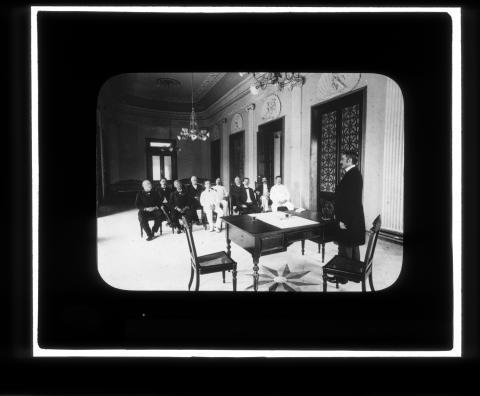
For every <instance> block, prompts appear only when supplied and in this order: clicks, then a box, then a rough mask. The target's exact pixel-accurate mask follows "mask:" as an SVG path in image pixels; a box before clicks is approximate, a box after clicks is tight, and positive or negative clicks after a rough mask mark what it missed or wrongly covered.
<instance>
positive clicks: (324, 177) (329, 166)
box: [319, 111, 337, 192]
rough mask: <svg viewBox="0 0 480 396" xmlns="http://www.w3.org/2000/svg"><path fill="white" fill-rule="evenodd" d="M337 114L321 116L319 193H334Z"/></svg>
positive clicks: (331, 113)
mask: <svg viewBox="0 0 480 396" xmlns="http://www.w3.org/2000/svg"><path fill="white" fill-rule="evenodd" d="M336 116H337V113H336V112H335V111H332V112H330V113H325V114H322V129H321V139H320V142H321V143H320V174H319V180H320V183H319V184H320V191H325V192H335V184H336V179H337V177H336V172H337V144H336V143H337V133H336V124H337V119H336Z"/></svg>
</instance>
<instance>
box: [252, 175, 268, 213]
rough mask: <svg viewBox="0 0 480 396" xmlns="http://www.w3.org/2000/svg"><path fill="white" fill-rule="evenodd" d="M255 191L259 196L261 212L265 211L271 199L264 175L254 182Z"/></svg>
mask: <svg viewBox="0 0 480 396" xmlns="http://www.w3.org/2000/svg"><path fill="white" fill-rule="evenodd" d="M259 177H260V176H259ZM255 193H256V194H257V195H258V196H259V197H260V205H261V207H262V212H267V211H268V206H269V204H271V203H272V201H271V200H270V186H269V185H268V181H267V178H266V177H265V176H264V177H262V180H261V181H259V182H257V183H255Z"/></svg>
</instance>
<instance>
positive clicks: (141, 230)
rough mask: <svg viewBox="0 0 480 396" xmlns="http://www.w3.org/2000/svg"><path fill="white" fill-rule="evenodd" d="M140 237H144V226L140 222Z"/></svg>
mask: <svg viewBox="0 0 480 396" xmlns="http://www.w3.org/2000/svg"><path fill="white" fill-rule="evenodd" d="M140 238H143V227H142V225H141V224H140Z"/></svg>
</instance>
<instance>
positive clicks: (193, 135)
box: [177, 73, 210, 141]
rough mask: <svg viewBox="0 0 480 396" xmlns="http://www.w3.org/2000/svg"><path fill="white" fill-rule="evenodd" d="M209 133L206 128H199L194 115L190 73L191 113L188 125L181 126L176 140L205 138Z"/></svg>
mask: <svg viewBox="0 0 480 396" xmlns="http://www.w3.org/2000/svg"><path fill="white" fill-rule="evenodd" d="M209 137H210V133H209V132H208V131H207V130H206V129H199V127H198V122H197V118H196V116H195V108H194V106H193V73H192V113H191V114H190V127H189V128H182V130H181V131H180V134H179V135H178V136H177V139H178V140H192V141H193V140H197V139H200V140H203V141H205V140H207V139H208V138H209Z"/></svg>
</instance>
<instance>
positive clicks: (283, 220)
mask: <svg viewBox="0 0 480 396" xmlns="http://www.w3.org/2000/svg"><path fill="white" fill-rule="evenodd" d="M249 216H252V217H255V218H257V219H258V220H262V221H263V222H265V223H268V224H270V225H273V226H274V227H278V228H291V227H303V226H307V225H313V224H319V223H318V221H313V220H309V219H304V218H303V217H299V216H295V215H292V216H289V217H286V215H285V213H283V212H268V213H251V214H249Z"/></svg>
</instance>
